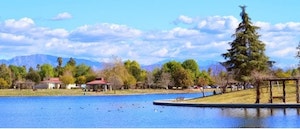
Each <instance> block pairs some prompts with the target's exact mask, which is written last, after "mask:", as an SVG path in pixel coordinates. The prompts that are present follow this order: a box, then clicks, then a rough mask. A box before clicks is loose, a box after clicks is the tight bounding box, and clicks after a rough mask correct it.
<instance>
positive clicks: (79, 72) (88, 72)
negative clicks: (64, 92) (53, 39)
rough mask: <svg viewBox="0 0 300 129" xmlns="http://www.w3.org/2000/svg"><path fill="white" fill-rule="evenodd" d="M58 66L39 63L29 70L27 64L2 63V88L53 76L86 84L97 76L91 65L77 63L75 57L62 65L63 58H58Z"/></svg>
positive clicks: (70, 82)
mask: <svg viewBox="0 0 300 129" xmlns="http://www.w3.org/2000/svg"><path fill="white" fill-rule="evenodd" d="M57 64H58V65H57V66H52V65H50V64H42V65H40V64H37V66H36V68H32V67H30V68H29V69H28V70H27V68H26V67H25V66H16V65H9V66H7V65H6V64H1V65H0V86H1V88H11V87H13V86H14V85H16V83H18V82H24V81H32V82H34V83H35V84H38V83H40V81H42V80H46V79H49V78H51V77H59V78H60V80H61V81H62V82H63V83H64V84H74V83H77V84H84V83H86V82H87V81H91V80H94V79H95V78H96V74H95V72H94V71H93V70H92V69H91V67H90V66H87V65H85V64H79V65H76V61H75V60H74V59H73V58H70V60H69V61H68V62H67V63H66V65H65V66H62V64H63V62H62V58H61V57H59V58H58V59H57Z"/></svg>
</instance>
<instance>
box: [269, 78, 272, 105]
mask: <svg viewBox="0 0 300 129" xmlns="http://www.w3.org/2000/svg"><path fill="white" fill-rule="evenodd" d="M269 82H270V100H269V103H273V93H272V87H273V86H272V81H269Z"/></svg>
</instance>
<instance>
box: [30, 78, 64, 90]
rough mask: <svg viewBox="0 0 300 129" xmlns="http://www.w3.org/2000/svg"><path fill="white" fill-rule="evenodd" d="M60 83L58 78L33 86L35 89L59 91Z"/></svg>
mask: <svg viewBox="0 0 300 129" xmlns="http://www.w3.org/2000/svg"><path fill="white" fill-rule="evenodd" d="M61 84H62V82H61V81H60V80H59V78H49V79H47V80H44V81H42V82H41V83H40V84H38V85H35V86H34V88H35V89H59V88H61Z"/></svg>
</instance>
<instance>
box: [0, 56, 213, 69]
mask: <svg viewBox="0 0 300 129" xmlns="http://www.w3.org/2000/svg"><path fill="white" fill-rule="evenodd" d="M57 58H58V56H52V55H45V54H34V55H26V56H16V57H14V58H12V59H8V60H4V59H0V64H7V65H11V64H12V65H17V66H23V65H24V66H26V68H30V67H32V68H36V66H37V64H45V63H48V64H51V65H52V66H57ZM62 58H63V65H65V64H66V63H67V62H68V61H69V59H70V57H62ZM72 58H73V59H74V60H75V61H76V64H82V63H84V64H86V65H88V66H91V67H92V68H93V69H102V68H103V66H104V63H103V62H97V61H91V60H86V59H78V58H74V57H72ZM174 60H176V61H179V62H183V61H184V60H182V59H174ZM168 61H170V60H167V59H166V60H163V61H160V62H157V63H154V64H150V65H142V64H141V67H142V69H145V70H147V71H152V70H153V69H155V68H159V67H161V66H162V65H163V64H164V63H166V62H168ZM196 61H197V63H198V65H199V68H200V70H207V69H208V68H209V67H211V65H213V64H217V63H218V62H216V61H203V60H196Z"/></svg>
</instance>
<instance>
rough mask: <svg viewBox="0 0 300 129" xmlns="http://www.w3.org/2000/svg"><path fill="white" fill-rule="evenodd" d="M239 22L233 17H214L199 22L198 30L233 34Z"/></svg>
mask: <svg viewBox="0 0 300 129" xmlns="http://www.w3.org/2000/svg"><path fill="white" fill-rule="evenodd" d="M237 26H238V20H237V19H236V18H235V17H233V16H212V17H207V18H205V19H203V20H200V21H199V22H198V26H197V27H198V29H200V30H203V31H213V32H233V30H235V28H236V27H237Z"/></svg>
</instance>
